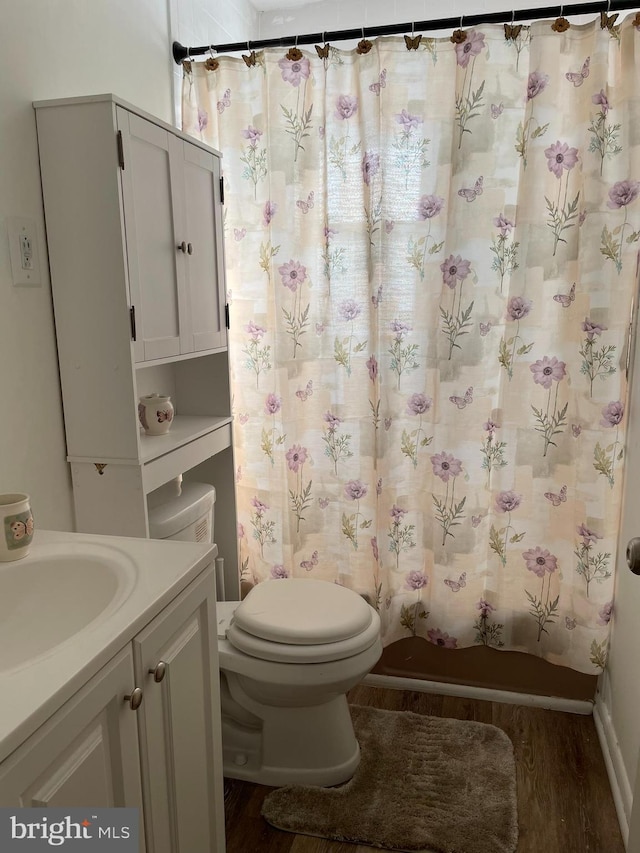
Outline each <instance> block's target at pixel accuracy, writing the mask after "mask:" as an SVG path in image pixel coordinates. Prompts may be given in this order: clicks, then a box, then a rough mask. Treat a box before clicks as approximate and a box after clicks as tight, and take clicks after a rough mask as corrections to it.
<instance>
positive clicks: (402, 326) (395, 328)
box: [389, 320, 413, 336]
mask: <svg viewBox="0 0 640 853" xmlns="http://www.w3.org/2000/svg"><path fill="white" fill-rule="evenodd" d="M389 328H390V329H391V331H392V332H394V333H395V334H396V335H399V336H402V335H403V334H404V332H410V331H411V329H412V328H413V327H412V326H408V325H407V324H406V323H401V322H400V320H392V321H391V322H390V323H389Z"/></svg>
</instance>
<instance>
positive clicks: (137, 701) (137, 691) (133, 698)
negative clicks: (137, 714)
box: [124, 687, 142, 711]
mask: <svg viewBox="0 0 640 853" xmlns="http://www.w3.org/2000/svg"><path fill="white" fill-rule="evenodd" d="M124 701H125V702H128V703H129V707H130V708H131V710H132V711H137V710H138V708H139V707H140V705H142V689H141V688H140V687H134V688H133V690H132V691H131V693H130V694H129V695H128V696H125V697H124Z"/></svg>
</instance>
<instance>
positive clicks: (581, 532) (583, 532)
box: [576, 524, 602, 548]
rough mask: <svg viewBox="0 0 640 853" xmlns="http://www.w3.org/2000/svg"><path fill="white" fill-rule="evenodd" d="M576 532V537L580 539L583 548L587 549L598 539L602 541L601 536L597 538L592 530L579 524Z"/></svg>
mask: <svg viewBox="0 0 640 853" xmlns="http://www.w3.org/2000/svg"><path fill="white" fill-rule="evenodd" d="M576 530H577V531H578V536H581V537H582V544H583V545H584V547H585V548H589V547H590V546H591V545H593V544H594V543H595V542H596V541H597V540H598V539H602V536H599V535H598V534H597V533H596V532H595V531H594V530H591V528H589V527H587V525H586V524H579V525H578V527H576Z"/></svg>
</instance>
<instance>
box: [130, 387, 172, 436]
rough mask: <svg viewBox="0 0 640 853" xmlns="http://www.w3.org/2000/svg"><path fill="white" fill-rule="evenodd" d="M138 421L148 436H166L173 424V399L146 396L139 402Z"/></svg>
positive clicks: (156, 395)
mask: <svg viewBox="0 0 640 853" xmlns="http://www.w3.org/2000/svg"><path fill="white" fill-rule="evenodd" d="M138 420H139V421H140V423H141V424H142V428H143V429H144V431H145V432H146V434H147V435H164V434H165V433H167V432H169V428H170V427H171V424H172V422H173V404H172V402H171V397H168V396H164V395H162V394H146V395H145V396H144V397H140V398H139V401H138Z"/></svg>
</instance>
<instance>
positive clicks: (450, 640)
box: [427, 45, 458, 649]
mask: <svg viewBox="0 0 640 853" xmlns="http://www.w3.org/2000/svg"><path fill="white" fill-rule="evenodd" d="M457 46H458V45H456V47H457ZM427 637H428V638H429V642H430V643H433V644H434V646H442V648H443V649H457V648H458V640H457V639H456V638H455V637H450V636H449V635H448V634H444V633H443V632H442V631H441V630H440V629H439V628H430V629H429V630H428V631H427Z"/></svg>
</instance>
